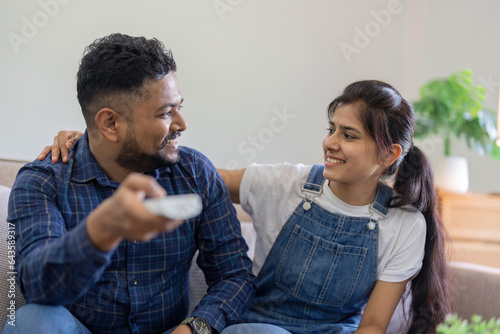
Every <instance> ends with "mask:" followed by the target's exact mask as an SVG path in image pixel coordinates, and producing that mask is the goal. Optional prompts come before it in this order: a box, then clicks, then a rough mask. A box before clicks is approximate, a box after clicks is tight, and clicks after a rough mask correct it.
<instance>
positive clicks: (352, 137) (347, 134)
mask: <svg viewBox="0 0 500 334" xmlns="http://www.w3.org/2000/svg"><path fill="white" fill-rule="evenodd" d="M344 136H345V137H346V138H347V139H356V137H354V136H351V134H350V133H347V132H346V133H345V134H344Z"/></svg>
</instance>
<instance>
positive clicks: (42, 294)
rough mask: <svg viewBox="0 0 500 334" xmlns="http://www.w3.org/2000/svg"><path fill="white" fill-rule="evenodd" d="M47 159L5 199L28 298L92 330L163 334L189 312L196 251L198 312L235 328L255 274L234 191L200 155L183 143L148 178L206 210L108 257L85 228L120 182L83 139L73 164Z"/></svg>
mask: <svg viewBox="0 0 500 334" xmlns="http://www.w3.org/2000/svg"><path fill="white" fill-rule="evenodd" d="M50 158H51V157H50V156H49V157H48V158H47V159H45V160H44V161H42V162H39V161H34V162H32V163H29V164H27V165H26V166H25V167H23V168H22V169H21V170H20V172H19V174H18V176H17V179H16V182H15V184H14V186H13V189H12V193H11V197H10V200H9V217H8V221H10V222H12V223H14V224H15V225H16V240H17V244H16V252H17V254H16V261H17V263H16V268H17V271H18V279H19V283H20V286H21V290H22V292H23V294H24V296H25V297H26V299H27V302H29V303H39V304H52V305H65V306H66V307H67V308H68V309H69V310H70V311H71V313H72V314H73V315H74V316H75V317H76V318H78V319H79V320H80V321H81V322H82V323H83V324H84V325H85V326H86V327H87V328H88V329H89V330H90V331H91V332H92V333H162V332H165V331H167V330H168V329H171V328H173V327H175V326H177V325H178V324H179V323H180V322H181V321H182V320H184V318H185V317H186V316H187V310H188V277H187V276H188V270H189V267H190V265H191V259H192V258H193V255H194V253H195V252H196V250H199V252H200V253H199V254H200V255H199V257H198V260H197V263H198V265H199V266H200V268H201V269H202V270H203V271H204V273H205V277H206V281H207V283H208V286H209V289H208V293H207V294H206V295H205V297H204V298H203V299H202V300H201V302H200V303H199V304H198V306H197V307H196V308H195V309H194V311H193V313H192V315H193V316H197V317H200V318H203V319H205V320H206V321H208V322H209V323H210V325H211V326H212V327H213V328H215V329H217V330H218V331H219V332H220V331H221V330H222V329H223V328H224V327H226V326H227V325H230V324H232V323H235V322H236V319H237V318H238V316H239V314H240V313H242V312H243V311H244V310H245V309H246V308H247V306H248V305H249V303H250V300H251V298H252V297H253V294H254V289H255V287H254V276H253V274H252V271H251V261H250V259H249V258H248V257H247V255H246V251H247V249H248V248H247V245H246V243H245V241H244V239H243V238H242V236H241V230H240V225H239V222H238V220H237V218H236V212H235V210H234V207H233V206H232V204H231V201H230V199H229V194H228V191H227V189H226V188H225V186H224V183H223V181H222V180H221V178H220V176H219V174H218V173H217V171H216V169H215V168H214V166H213V165H212V163H211V162H210V161H209V160H208V159H207V158H206V157H205V156H204V155H202V154H201V153H199V152H197V151H195V150H193V149H190V148H186V147H181V148H180V161H179V163H177V164H176V165H175V166H173V167H164V168H160V169H158V170H155V171H153V172H150V173H147V174H150V175H152V176H153V177H155V178H156V179H157V181H158V183H159V184H161V185H162V186H163V187H164V188H165V190H166V191H167V193H168V194H169V195H172V194H183V193H197V194H199V195H200V196H201V197H202V199H203V207H204V209H203V213H202V214H201V215H200V216H198V217H197V218H194V219H190V220H188V221H186V222H185V223H184V224H183V225H181V226H180V227H179V228H177V229H176V230H174V231H173V232H170V233H162V234H160V235H158V236H157V237H156V238H154V239H153V240H151V241H149V242H144V243H141V242H134V241H122V242H121V243H120V245H119V246H118V248H117V249H115V250H113V251H110V252H100V251H98V250H97V249H95V248H94V246H93V245H92V243H91V242H90V240H89V236H88V234H87V230H86V226H85V225H86V218H87V215H88V214H89V213H90V212H91V211H92V210H94V209H95V208H96V207H97V206H98V205H99V204H100V203H101V202H102V201H104V200H105V199H106V198H108V197H109V196H111V195H112V194H113V192H114V191H115V190H116V189H117V188H118V186H119V184H118V183H116V182H114V181H113V180H111V179H109V178H108V177H107V176H106V174H105V173H104V172H103V171H102V169H101V168H100V167H99V165H98V163H97V161H96V160H95V158H94V156H93V155H92V153H91V152H90V150H89V147H88V138H87V133H85V134H84V136H83V137H82V138H81V139H80V140H79V141H78V142H77V143H76V144H75V145H74V147H73V148H72V149H71V151H70V158H69V162H68V163H57V164H54V163H52V162H51V161H50ZM20 321H29V319H20Z"/></svg>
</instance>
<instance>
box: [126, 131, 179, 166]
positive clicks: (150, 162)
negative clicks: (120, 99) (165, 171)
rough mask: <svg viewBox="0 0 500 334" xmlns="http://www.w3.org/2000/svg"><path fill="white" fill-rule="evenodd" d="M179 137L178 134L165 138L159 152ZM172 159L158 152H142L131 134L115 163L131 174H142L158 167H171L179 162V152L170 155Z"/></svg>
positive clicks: (130, 133) (128, 135) (131, 133)
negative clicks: (169, 141)
mask: <svg viewBox="0 0 500 334" xmlns="http://www.w3.org/2000/svg"><path fill="white" fill-rule="evenodd" d="M179 136H180V133H179V132H174V133H173V134H171V135H169V136H167V137H165V139H164V140H163V142H162V144H161V147H160V151H161V150H162V149H163V148H165V146H166V145H167V141H168V140H171V139H175V138H177V137H179ZM170 155H171V156H172V157H168V156H163V155H162V154H161V153H160V152H158V153H156V154H148V153H146V152H144V151H143V150H142V149H141V148H140V147H139V144H138V143H137V141H136V139H135V135H134V133H133V132H129V133H128V134H127V138H126V141H125V143H124V144H123V147H122V148H121V150H120V153H119V154H118V158H117V159H116V162H117V163H118V164H119V165H120V166H121V167H123V168H125V169H128V170H130V171H133V172H138V173H144V172H147V171H150V170H154V169H158V168H160V167H168V166H173V165H175V164H176V163H177V162H178V161H179V150H178V149H177V150H176V151H175V152H172V153H170Z"/></svg>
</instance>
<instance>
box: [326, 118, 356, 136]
mask: <svg viewBox="0 0 500 334" xmlns="http://www.w3.org/2000/svg"><path fill="white" fill-rule="evenodd" d="M328 123H330V125H331V126H333V127H338V128H341V129H342V130H344V131H354V132H357V133H359V134H360V135H362V134H363V133H362V132H361V131H359V130H358V129H356V128H354V127H352V126H346V125H342V124H339V125H335V124H334V123H333V122H332V121H329V122H328Z"/></svg>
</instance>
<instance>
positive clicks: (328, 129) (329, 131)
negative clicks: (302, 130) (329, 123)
mask: <svg viewBox="0 0 500 334" xmlns="http://www.w3.org/2000/svg"><path fill="white" fill-rule="evenodd" d="M326 131H327V132H328V134H329V135H330V136H331V135H333V133H334V132H335V130H333V129H332V128H327V129H326Z"/></svg>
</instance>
